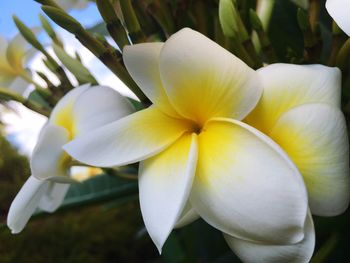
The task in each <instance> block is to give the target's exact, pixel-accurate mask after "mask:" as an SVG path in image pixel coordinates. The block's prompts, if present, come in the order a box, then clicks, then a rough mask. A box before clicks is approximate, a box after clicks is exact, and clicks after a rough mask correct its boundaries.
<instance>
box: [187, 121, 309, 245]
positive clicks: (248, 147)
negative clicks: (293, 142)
mask: <svg viewBox="0 0 350 263" xmlns="http://www.w3.org/2000/svg"><path fill="white" fill-rule="evenodd" d="M198 142H199V156H198V165H197V171H196V177H195V180H194V183H193V187H192V193H191V197H190V200H191V204H192V207H193V209H194V210H196V212H197V213H198V214H199V215H200V216H201V217H202V218H203V219H204V220H205V221H207V222H208V223H209V224H211V225H212V226H214V227H215V228H217V229H219V230H221V231H222V232H225V233H228V234H230V235H231V236H234V237H237V238H241V239H244V240H254V241H259V242H270V243H276V244H290V243H295V242H299V241H300V240H301V239H302V238H303V227H304V222H305V218H306V212H307V193H306V189H305V185H304V182H303V180H302V177H301V175H300V173H299V171H298V170H297V168H296V167H295V165H294V164H293V163H292V162H291V161H290V159H289V158H288V156H287V155H286V154H285V153H284V152H283V150H282V149H281V148H280V147H279V146H278V145H277V144H276V143H274V142H273V141H272V140H271V139H270V138H268V137H267V136H266V135H264V134H262V133H261V132H259V131H258V130H256V129H254V128H252V127H250V126H248V125H246V124H244V123H242V122H239V121H235V120H232V119H222V118H221V119H216V120H212V121H210V122H209V123H208V124H207V125H206V126H205V127H204V128H203V130H202V132H201V133H200V135H199V139H198Z"/></svg>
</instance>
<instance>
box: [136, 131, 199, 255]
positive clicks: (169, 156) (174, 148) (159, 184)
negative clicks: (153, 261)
mask: <svg viewBox="0 0 350 263" xmlns="http://www.w3.org/2000/svg"><path fill="white" fill-rule="evenodd" d="M197 155H198V147H197V135H196V134H192V135H190V134H185V135H184V136H183V137H181V138H180V139H179V140H178V141H176V142H175V143H174V144H172V145H171V146H170V147H169V148H167V149H166V150H165V151H163V152H161V153H160V154H158V155H156V156H153V157H152V158H150V159H147V160H145V161H143V162H141V163H140V173H139V189H140V205H141V212H142V217H143V220H144V222H145V225H146V229H147V231H148V233H149V235H150V236H151V238H152V240H153V242H154V243H155V244H156V246H157V248H158V250H159V252H161V250H162V247H163V244H164V242H165V241H166V239H167V238H168V236H169V234H170V232H171V231H172V230H173V228H174V226H175V224H176V222H177V220H178V219H179V217H180V216H181V212H182V211H183V209H184V207H185V204H186V202H187V199H188V196H189V194H190V190H191V187H192V182H193V178H194V174H195V170H196V164H197Z"/></svg>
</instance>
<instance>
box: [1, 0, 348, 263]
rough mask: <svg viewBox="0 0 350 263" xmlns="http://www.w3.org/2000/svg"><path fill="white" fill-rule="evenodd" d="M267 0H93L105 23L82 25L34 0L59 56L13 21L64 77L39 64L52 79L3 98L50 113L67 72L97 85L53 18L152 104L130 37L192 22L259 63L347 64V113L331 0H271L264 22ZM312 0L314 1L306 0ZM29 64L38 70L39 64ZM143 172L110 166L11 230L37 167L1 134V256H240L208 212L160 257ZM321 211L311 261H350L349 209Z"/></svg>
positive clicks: (142, 38)
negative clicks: (10, 216) (127, 57)
mask: <svg viewBox="0 0 350 263" xmlns="http://www.w3.org/2000/svg"><path fill="white" fill-rule="evenodd" d="M263 1H264V0H262V1H255V0H236V1H218V0H205V1H200V0H166V1H161V0H145V1H141V0H140V1H138V0H133V1H131V0H120V1H119V0H111V1H107V0H96V1H95V2H96V4H97V6H98V9H99V11H100V13H101V22H100V23H97V24H96V25H95V26H93V27H90V28H84V27H83V26H82V25H81V24H80V23H79V21H77V20H75V19H74V18H73V17H72V16H70V15H69V13H67V12H66V11H65V10H64V9H61V8H60V7H59V6H57V4H56V2H54V1H52V0H37V2H39V3H41V4H42V5H43V7H42V9H43V11H44V13H45V14H46V15H47V16H42V17H41V23H42V27H43V29H44V31H45V32H46V34H47V35H48V36H49V37H50V39H51V42H52V46H53V49H54V52H55V54H56V56H57V58H58V60H57V59H56V58H53V57H52V56H51V55H50V54H49V53H48V52H47V51H46V46H45V45H42V44H41V43H40V42H39V41H38V40H37V38H36V37H35V36H34V35H33V34H31V30H30V29H29V28H28V27H26V26H25V25H24V24H23V23H22V22H21V20H20V18H16V17H15V18H14V20H15V22H16V25H17V27H18V28H19V30H20V32H21V34H22V35H23V36H24V37H25V38H26V40H27V41H28V42H29V43H30V44H31V45H32V46H33V47H34V48H35V49H36V50H38V52H40V53H43V55H44V58H43V60H44V62H45V65H46V66H47V68H48V69H49V70H50V71H51V72H52V73H53V74H55V75H56V76H57V78H58V79H59V84H54V83H52V82H51V81H50V80H49V78H48V77H47V76H46V75H45V74H44V73H43V72H36V73H37V74H39V76H40V77H41V78H42V80H43V81H44V82H45V86H44V87H43V86H42V85H39V84H38V83H36V82H34V81H32V82H31V81H30V79H29V80H28V79H27V81H29V82H31V84H32V85H34V90H33V91H32V92H31V93H30V95H29V96H28V97H24V96H23V95H22V94H17V93H13V92H7V91H6V90H4V89H1V90H0V91H1V92H0V93H1V94H0V99H1V100H2V102H6V101H13V100H14V101H18V102H20V103H22V104H24V105H25V106H27V107H28V108H30V109H32V110H34V111H36V112H39V113H41V114H44V115H48V114H49V112H50V110H51V109H52V107H53V106H54V105H55V103H56V102H57V101H58V100H59V98H60V97H62V96H63V95H64V94H65V93H66V92H67V91H69V90H70V89H71V88H72V87H73V84H72V83H71V80H70V79H69V78H67V75H66V72H70V73H72V75H73V76H74V77H75V79H76V82H77V83H79V84H83V83H92V84H97V80H96V78H95V77H94V72H90V71H89V70H88V69H87V68H86V67H85V66H84V65H83V63H82V62H81V58H80V57H79V55H78V54H76V55H75V56H71V55H68V54H67V53H66V51H65V47H64V45H63V44H62V41H61V40H60V37H59V36H58V35H57V34H56V32H55V30H54V28H55V27H52V24H53V23H52V21H50V19H51V20H53V21H54V22H55V23H56V24H58V25H59V26H60V27H62V28H64V29H65V30H67V31H69V32H71V33H72V34H73V35H74V36H75V37H76V38H77V39H78V40H79V41H80V42H81V43H82V44H83V45H84V46H85V47H86V48H88V49H89V50H90V51H91V52H92V53H93V54H94V55H95V56H96V57H98V58H99V59H100V60H101V61H102V62H103V63H104V64H105V65H106V66H107V67H108V68H109V69H110V70H111V72H112V73H113V74H115V75H117V76H118V77H119V78H120V79H121V80H122V81H123V82H124V83H125V84H126V85H127V86H128V87H129V88H130V89H131V90H133V91H134V93H135V94H136V95H137V96H138V97H139V99H140V102H138V101H135V100H131V101H132V102H133V104H134V105H135V106H136V107H137V109H141V108H143V107H147V106H148V105H149V101H148V100H147V98H145V97H144V96H143V94H142V93H140V90H139V88H138V87H137V86H136V84H135V83H134V82H133V80H132V79H131V77H130V76H129V75H128V73H127V71H126V70H125V66H124V65H123V62H122V60H121V48H122V47H123V46H124V45H125V44H130V43H131V42H133V43H138V42H147V41H165V40H166V39H167V37H169V36H170V35H171V34H172V33H174V32H176V31H177V30H179V29H181V28H183V27H185V26H187V27H191V28H193V29H196V30H198V31H200V32H201V33H203V34H205V35H207V36H208V37H210V38H212V39H213V40H215V41H216V42H217V43H219V44H220V45H221V46H223V47H224V48H226V49H228V50H229V51H231V52H232V53H234V54H235V55H237V56H238V57H240V58H241V59H242V60H244V61H245V62H246V63H247V64H249V65H250V66H251V67H253V68H259V67H261V66H262V65H263V64H264V63H274V62H287V63H295V64H312V63H321V64H324V65H329V66H338V67H340V68H341V70H342V73H343V79H342V81H343V90H342V91H343V97H342V98H343V99H342V105H343V110H344V113H345V116H346V118H347V120H348V121H349V114H350V78H349V75H348V72H349V67H350V63H349V56H350V52H349V49H350V48H349V47H347V46H349V39H348V37H347V36H346V35H345V34H344V33H343V32H341V30H340V29H339V28H338V27H337V25H336V24H335V23H334V22H333V21H332V20H331V18H330V16H329V15H328V14H327V12H326V10H325V8H324V5H325V1H321V0H320V1H319V0H310V1H287V0H286V1H281V0H276V1H273V0H271V1H270V3H272V4H273V5H274V6H273V9H272V13H271V16H268V18H269V19H268V20H269V21H267V22H266V21H265V20H264V17H262V16H261V14H259V10H258V9H256V7H257V5H259V3H260V4H261V3H262V2H263ZM267 1H269V0H267ZM59 2H60V1H57V3H58V4H59ZM295 2H297V3H299V4H295ZM305 2H308V3H309V5H308V7H307V8H306V6H305V5H304V4H303V3H305ZM94 4H95V3H94ZM232 8H233V9H232ZM254 10H255V11H256V12H255V11H254ZM259 17H260V18H259ZM267 25H269V26H267ZM108 36H110V37H111V39H113V40H114V44H113V45H112V44H110V42H111V41H110V40H108V41H107V40H106V37H108ZM31 70H32V71H34V73H35V69H31ZM112 73H111V74H112ZM136 173H137V166H131V167H123V168H122V169H121V170H117V171H114V170H104V174H103V175H100V176H97V177H93V178H92V179H89V180H87V181H84V182H82V183H76V184H74V185H73V186H72V187H71V188H70V190H69V192H68V194H67V196H66V199H65V201H64V203H63V205H62V207H61V208H60V209H59V210H58V211H57V212H56V213H55V214H53V215H51V214H45V213H42V212H40V211H39V212H38V213H37V214H36V215H35V216H34V218H32V219H31V221H30V223H29V224H28V225H27V227H26V229H25V230H24V231H23V232H22V233H21V234H20V235H11V234H10V231H9V230H8V229H7V228H6V226H5V223H6V214H7V211H8V208H9V206H10V203H11V201H12V200H13V198H14V196H15V195H16V193H17V192H18V190H19V189H20V187H21V186H22V184H23V183H24V181H25V180H26V178H28V176H29V175H30V169H29V165H28V160H27V158H26V157H25V156H23V155H21V154H19V153H18V151H17V149H16V148H14V146H12V145H11V144H10V143H9V142H8V141H7V140H6V138H5V137H4V135H1V136H0V209H1V211H0V219H1V224H2V225H1V228H0V262H29V263H31V262H33V263H34V262H35V263H40V262H86V263H89V262H216V263H221V262H222V263H223V262H240V260H239V259H238V258H237V257H236V256H235V255H234V254H233V253H232V252H231V250H230V249H229V248H228V246H227V244H226V242H225V241H224V239H223V237H222V235H221V233H220V232H218V231H217V230H215V229H213V228H211V227H210V226H209V225H207V224H206V223H205V222H204V221H202V220H197V221H196V222H194V223H192V224H190V225H188V226H186V227H184V228H182V229H177V230H175V231H173V233H172V234H171V236H170V237H169V239H168V241H167V242H166V244H165V247H164V249H163V253H162V255H161V256H159V254H158V252H157V251H156V248H155V246H154V245H153V244H152V242H151V240H150V238H149V236H148V234H147V232H146V230H145V228H144V225H143V222H142V218H141V214H140V210H139V204H138V197H137V193H138V190H137V183H136V182H137V181H135V180H134V179H135V174H136ZM314 219H315V227H316V234H317V242H316V249H315V255H314V257H313V259H312V263H320V262H350V251H349V247H350V239H349V238H348V237H349V235H350V223H349V222H350V211H349V209H348V211H347V212H345V213H344V214H343V215H340V216H337V217H332V218H320V217H314Z"/></svg>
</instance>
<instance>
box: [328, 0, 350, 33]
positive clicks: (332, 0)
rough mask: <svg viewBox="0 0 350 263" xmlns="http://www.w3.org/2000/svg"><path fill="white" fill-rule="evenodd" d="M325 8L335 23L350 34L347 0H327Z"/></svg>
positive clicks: (349, 12) (349, 8) (349, 11)
mask: <svg viewBox="0 0 350 263" xmlns="http://www.w3.org/2000/svg"><path fill="white" fill-rule="evenodd" d="M326 9H327V11H328V13H329V14H330V16H331V17H332V18H333V19H334V21H335V22H336V23H337V25H338V26H339V27H340V28H341V29H342V30H343V31H344V32H345V33H346V34H347V35H348V36H350V17H349V14H350V5H349V1H348V0H327V1H326Z"/></svg>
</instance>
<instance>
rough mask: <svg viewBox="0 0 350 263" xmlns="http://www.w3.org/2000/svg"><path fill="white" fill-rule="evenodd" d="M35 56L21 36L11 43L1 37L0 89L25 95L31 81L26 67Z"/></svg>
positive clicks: (37, 30) (17, 36) (35, 29)
mask: <svg viewBox="0 0 350 263" xmlns="http://www.w3.org/2000/svg"><path fill="white" fill-rule="evenodd" d="M33 31H34V32H35V33H37V32H39V29H37V28H34V29H33ZM34 54H35V52H34V51H33V49H28V43H27V42H26V41H25V39H24V38H23V37H22V36H21V35H20V34H18V35H16V36H15V37H14V38H13V39H11V40H10V41H7V40H6V39H4V38H2V37H0V87H2V88H10V89H11V90H13V91H15V92H17V93H19V94H23V93H24V92H25V90H26V89H27V87H28V86H29V84H30V83H29V81H28V80H29V79H31V73H30V72H29V71H28V70H27V69H26V68H25V67H26V66H25V65H26V64H27V62H28V61H29V60H30V59H31V58H32V56H33V55H34Z"/></svg>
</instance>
